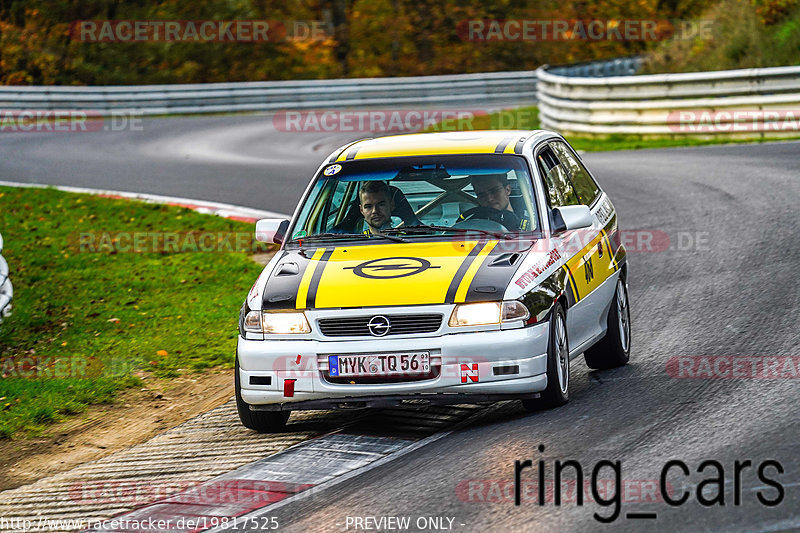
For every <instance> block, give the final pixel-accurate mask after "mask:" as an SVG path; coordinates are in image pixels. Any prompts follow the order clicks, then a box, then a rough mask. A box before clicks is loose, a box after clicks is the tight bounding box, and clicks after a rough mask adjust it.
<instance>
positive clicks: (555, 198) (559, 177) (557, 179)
mask: <svg viewBox="0 0 800 533" xmlns="http://www.w3.org/2000/svg"><path fill="white" fill-rule="evenodd" d="M536 159H537V161H538V164H539V170H540V172H541V173H542V176H544V181H545V185H546V186H547V197H548V199H549V200H550V207H561V206H563V205H578V204H579V203H580V201H579V200H578V196H577V195H576V194H575V190H574V189H573V187H572V183H571V182H570V180H569V176H568V175H567V170H566V168H565V167H564V165H563V164H562V163H560V162H559V160H558V158H557V157H556V156H555V154H554V153H553V152H552V151H551V150H550V149H549V148H545V149H544V150H542V151H540V152H539V154H538V155H537V156H536Z"/></svg>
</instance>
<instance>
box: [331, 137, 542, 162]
mask: <svg viewBox="0 0 800 533" xmlns="http://www.w3.org/2000/svg"><path fill="white" fill-rule="evenodd" d="M553 135H556V134H555V133H553V132H551V131H547V130H532V131H531V130H485V131H451V132H436V133H410V134H404V135H389V136H386V137H378V138H376V139H364V140H361V141H356V142H354V143H352V144H349V145H347V146H345V147H343V148H341V149H339V150H337V151H336V152H334V154H333V155H332V157H331V158H330V162H331V163H332V162H334V161H349V160H353V159H377V158H385V157H403V156H415V155H448V154H515V153H516V154H521V153H522V145H523V143H525V142H526V141H532V142H538V139H534V137H541V138H542V140H543V139H544V138H547V137H551V136H553Z"/></svg>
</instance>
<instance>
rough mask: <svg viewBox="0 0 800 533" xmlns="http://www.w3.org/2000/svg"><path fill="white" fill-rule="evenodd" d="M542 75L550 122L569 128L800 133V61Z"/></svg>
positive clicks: (543, 109) (545, 121) (546, 122)
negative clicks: (590, 74)
mask: <svg viewBox="0 0 800 533" xmlns="http://www.w3.org/2000/svg"><path fill="white" fill-rule="evenodd" d="M537 78H538V85H537V88H538V95H537V97H538V100H539V119H540V120H541V123H542V127H543V128H548V129H553V130H557V131H560V132H562V133H565V134H575V133H577V134H598V135H608V134H617V133H618V134H646V135H659V136H663V135H668V136H673V135H684V134H714V135H720V134H722V135H737V136H747V137H760V136H764V135H771V136H772V135H775V136H785V135H793V136H797V135H800V131H798V129H797V124H798V120H800V113H799V112H798V111H800V67H775V68H762V69H742V70H725V71H716V72H692V73H682V74H652V75H643V76H618V77H607V78H584V77H574V76H566V75H563V74H558V73H555V72H553V71H552V70H551V69H549V68H547V67H541V68H539V69H538V70H537ZM787 119H788V122H787ZM792 120H793V122H792Z"/></svg>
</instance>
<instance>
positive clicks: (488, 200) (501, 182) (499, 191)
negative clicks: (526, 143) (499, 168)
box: [461, 174, 520, 231]
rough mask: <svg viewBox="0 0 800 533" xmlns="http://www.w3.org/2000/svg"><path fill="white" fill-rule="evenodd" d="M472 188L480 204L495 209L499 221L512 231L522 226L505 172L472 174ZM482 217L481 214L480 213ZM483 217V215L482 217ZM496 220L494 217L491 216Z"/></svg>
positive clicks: (468, 212)
mask: <svg viewBox="0 0 800 533" xmlns="http://www.w3.org/2000/svg"><path fill="white" fill-rule="evenodd" d="M472 188H473V189H474V191H475V196H476V197H477V200H478V205H480V206H481V207H482V208H488V209H489V210H491V209H495V210H497V211H499V213H497V215H498V217H497V221H498V222H500V223H501V224H502V225H504V226H505V227H506V228H507V229H509V230H511V231H516V230H518V229H519V228H520V219H519V217H518V216H517V214H516V213H515V212H514V209H512V207H511V201H510V200H509V196H511V185H510V184H509V183H508V178H507V177H506V175H505V174H483V175H479V176H472ZM479 209H480V208H479V207H476V208H474V209H471V210H470V211H467V212H466V213H464V214H463V215H461V218H462V219H463V218H464V217H465V216H466V215H469V214H470V212H475V211H476V210H479ZM476 215H477V216H478V217H481V215H478V214H477V213H476ZM481 218H482V217H481ZM491 220H494V218H491Z"/></svg>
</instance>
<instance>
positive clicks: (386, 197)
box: [358, 181, 394, 235]
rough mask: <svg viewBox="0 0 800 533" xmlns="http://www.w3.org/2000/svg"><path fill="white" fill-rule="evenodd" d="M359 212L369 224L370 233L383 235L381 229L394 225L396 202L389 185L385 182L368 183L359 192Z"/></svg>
mask: <svg viewBox="0 0 800 533" xmlns="http://www.w3.org/2000/svg"><path fill="white" fill-rule="evenodd" d="M358 210H359V211H361V215H362V216H363V217H364V220H365V221H366V223H367V227H368V228H369V232H370V233H372V234H373V235H382V233H381V229H385V228H390V227H391V225H392V211H393V210H394V202H393V201H392V194H391V191H390V190H389V185H387V184H386V182H384V181H368V182H366V183H365V184H363V185H362V186H361V188H360V189H359V190H358Z"/></svg>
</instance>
